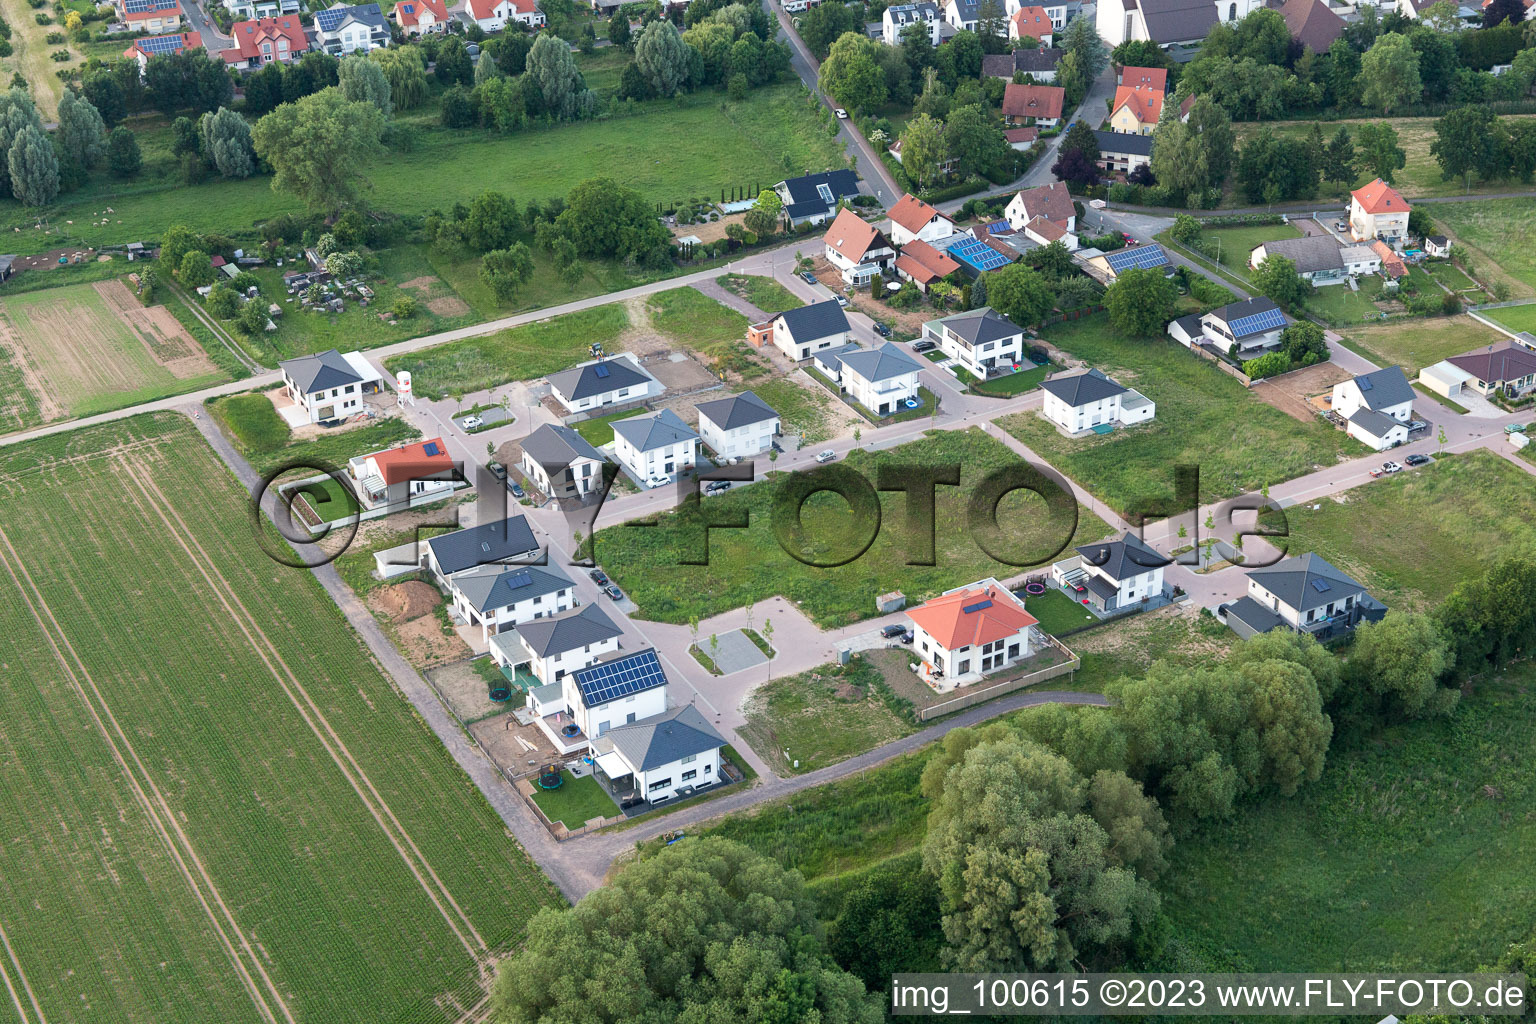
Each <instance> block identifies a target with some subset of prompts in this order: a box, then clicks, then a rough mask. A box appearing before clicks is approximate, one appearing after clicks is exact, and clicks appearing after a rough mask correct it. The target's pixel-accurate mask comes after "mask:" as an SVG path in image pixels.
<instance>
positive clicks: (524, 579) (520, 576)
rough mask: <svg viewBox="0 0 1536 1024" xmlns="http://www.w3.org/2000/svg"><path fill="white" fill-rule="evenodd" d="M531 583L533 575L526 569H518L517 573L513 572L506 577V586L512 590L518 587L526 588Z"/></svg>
mask: <svg viewBox="0 0 1536 1024" xmlns="http://www.w3.org/2000/svg"><path fill="white" fill-rule="evenodd" d="M532 582H533V573H531V572H529V571H528V570H526V569H520V570H518V571H517V572H514V573H512V574H511V575H510V576H508V577H507V586H509V587H511V588H512V589H514V590H516V589H518V588H519V587H526V586H527V585H528V584H530V583H532Z"/></svg>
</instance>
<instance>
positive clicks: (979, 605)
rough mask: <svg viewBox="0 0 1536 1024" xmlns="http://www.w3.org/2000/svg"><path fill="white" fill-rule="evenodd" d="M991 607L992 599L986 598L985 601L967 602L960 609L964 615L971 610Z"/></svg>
mask: <svg viewBox="0 0 1536 1024" xmlns="http://www.w3.org/2000/svg"><path fill="white" fill-rule="evenodd" d="M991 607H992V599H991V598H988V599H987V600H985V601H977V602H976V603H975V604H968V605H966V606H965V607H964V608H962V609H960V610H961V611H962V612H964V613H965V614H966V615H970V614H971V613H972V612H979V611H985V610H986V609H988V608H991Z"/></svg>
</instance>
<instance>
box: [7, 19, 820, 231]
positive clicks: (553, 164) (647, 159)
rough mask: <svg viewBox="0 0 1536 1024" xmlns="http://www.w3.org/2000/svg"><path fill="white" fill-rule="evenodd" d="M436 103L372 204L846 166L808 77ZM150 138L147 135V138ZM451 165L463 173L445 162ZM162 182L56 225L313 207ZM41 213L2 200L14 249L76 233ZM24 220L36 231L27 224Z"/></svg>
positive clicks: (85, 198)
mask: <svg viewBox="0 0 1536 1024" xmlns="http://www.w3.org/2000/svg"><path fill="white" fill-rule="evenodd" d="M30 13H31V12H30V11H29V12H27V17H26V20H27V22H29V23H30V21H31V17H30ZM14 23H15V22H14V19H13V24H14ZM613 59H617V58H613ZM406 113H408V114H411V115H416V114H417V113H418V111H415V110H413V111H408V112H406ZM429 113H430V111H426V112H423V116H421V117H414V118H411V121H412V123H413V124H414V126H415V127H416V129H417V134H418V138H417V141H416V144H415V145H414V146H413V147H412V148H411V150H410V151H409V152H400V151H396V152H391V153H389V154H387V155H385V156H384V157H382V158H381V159H379V160H376V161H374V162H373V163H372V164H371V165H370V166H369V168H368V177H369V178H370V180H371V182H372V186H373V187H372V189H371V190H370V191H369V192H368V193H367V200H368V203H369V204H370V205H372V206H375V207H377V208H379V209H383V210H389V211H391V212H393V213H398V214H407V215H409V214H425V213H427V212H429V211H430V210H432V209H433V208H434V207H436V208H440V209H447V208H449V207H451V206H452V205H453V204H454V203H455V202H468V201H469V200H470V199H471V198H473V197H474V196H475V195H477V194H478V193H480V192H481V191H483V190H485V189H496V190H499V191H501V192H505V193H506V194H508V195H511V196H514V197H516V198H517V200H518V201H519V202H520V203H523V202H527V201H528V200H530V199H534V200H538V201H540V202H543V201H545V200H548V199H552V198H554V197H556V196H561V197H563V196H565V195H566V194H567V193H568V192H569V191H570V189H571V186H572V185H574V184H576V183H577V182H579V181H581V180H582V179H583V178H587V177H591V176H594V175H598V174H603V173H609V174H614V175H616V176H618V177H621V178H622V179H623V181H624V183H625V184H626V185H627V186H629V187H630V188H634V189H637V190H638V191H639V192H640V193H641V195H643V196H644V197H645V199H646V200H647V201H648V202H671V201H675V200H679V199H684V198H687V197H689V196H698V195H705V196H708V195H714V194H717V193H718V192H719V191H720V190H721V189H722V188H724V187H727V186H730V185H738V184H743V183H746V184H754V183H756V184H760V185H761V186H763V187H767V186H769V185H771V184H772V183H773V182H775V181H778V180H779V179H781V178H783V177H784V175H785V174H786V173H796V174H799V173H803V172H804V171H805V169H806V168H813V169H818V170H820V169H824V168H828V167H841V166H843V164H844V157H843V154H842V146H841V144H840V143H838V141H837V140H836V138H835V137H834V136H832V135H830V134H829V133H828V132H827V129H826V127H825V125H823V124H822V123H821V122H819V121H818V120H817V118H816V116H815V113H814V112H813V111H812V110H811V109H810V107H809V106H807V104H806V102H805V93H804V90H803V88H802V87H801V86H800V84H799V83H798V82H793V81H786V82H784V83H781V84H778V85H774V86H770V87H766V88H762V89H756V90H753V91H752V92H751V93H750V94H749V95H748V97H747V98H746V99H744V100H741V101H739V102H733V101H722V100H721V97H720V95H719V94H718V93H714V92H703V93H699V94H697V95H694V96H687V97H684V98H682V99H680V100H656V101H652V102H647V103H641V104H639V105H638V106H637V112H636V113H634V114H632V115H630V114H620V115H617V116H613V117H608V118H604V119H594V120H590V121H582V122H578V123H575V124H561V125H554V126H551V127H548V128H537V129H531V130H529V131H524V132H518V133H515V134H512V135H498V134H495V133H493V132H489V131H486V130H483V129H478V128H476V129H447V128H442V127H440V126H438V125H437V124H435V123H433V121H432V120H431V119H430V118H429V117H427V116H426V115H427V114H429ZM134 127H137V125H135V126H134ZM659 138H665V139H666V140H667V142H666V145H665V146H662V147H658V146H657V145H656V140H657V139H659ZM139 142H140V145H141V146H144V145H145V139H144V138H143V137H141V138H140V140H139ZM161 144H165V143H163V142H157V145H161ZM445 167H452V168H453V169H454V172H455V173H452V174H444V173H441V172H442V169H443V168H445ZM150 181H152V182H153V184H152V185H148V186H146V183H144V182H142V181H139V182H130V183H126V184H123V183H119V182H116V181H114V180H113V179H111V178H109V177H107V176H106V175H105V173H102V174H99V175H98V176H96V177H94V178H93V179H92V180H91V181H90V182H88V183H87V184H86V186H85V187H83V188H82V189H80V190H78V191H76V192H72V193H69V194H68V195H67V196H65V197H63V199H62V201H60V202H58V203H56V204H54V205H53V206H52V207H49V208H46V209H45V210H43V211H41V212H42V213H44V214H46V215H47V217H48V218H49V220H50V221H51V223H52V224H54V225H56V226H62V225H64V224H65V223H66V221H69V220H73V221H74V224H73V226H71V227H68V228H64V229H63V230H67V231H69V232H70V236H69V237H70V238H71V239H73V240H78V241H81V242H84V243H87V244H92V245H99V244H102V243H118V242H130V241H138V240H142V239H152V238H159V237H160V234H161V233H162V232H163V231H164V230H165V227H166V225H167V224H185V225H187V226H188V227H190V228H192V229H193V230H194V231H200V232H210V231H217V232H222V233H226V234H232V233H238V232H243V231H247V230H249V229H250V228H251V227H253V226H254V225H256V224H259V223H260V222H262V221H265V220H268V219H270V218H272V217H276V216H279V215H281V214H284V213H300V212H302V210H301V204H300V203H299V202H298V200H297V199H295V198H294V197H292V196H290V195H287V194H283V193H277V192H274V191H273V190H272V187H271V185H272V179H271V178H270V177H268V176H265V175H258V176H256V177H252V178H247V179H244V180H238V181H232V180H224V179H214V180H210V181H207V182H204V183H202V184H198V185H184V184H182V183H181V182H180V180H179V179H177V178H175V177H174V176H171V175H165V176H163V177H153V176H152V177H151V179H150ZM104 204H107V205H110V206H111V207H112V209H113V213H112V215H111V216H110V218H108V219H109V220H110V221H111V223H109V224H107V225H104V226H96V225H93V224H92V220H93V218H92V216H91V215H92V214H93V213H96V212H98V211H100V210H101V209H102V207H103V205H104ZM38 212H39V211H36V210H33V209H30V208H24V207H22V206H21V204H19V203H17V202H14V201H10V200H6V201H5V202H4V203H3V204H0V230H4V231H6V232H7V235H8V236H10V237H11V239H12V240H11V242H10V243H8V248H10V249H11V251H13V252H20V253H29V252H41V251H45V250H48V249H52V248H55V247H58V246H60V245H63V244H67V243H64V242H62V241H61V240H60V235H59V234H57V230H58V229H59V228H58V227H56V228H55V233H53V234H44V233H43V232H41V231H39V230H36V229H35V228H34V227H33V225H34V224H35V223H36V222H37V219H38V218H37V213H38ZM95 219H96V221H98V222H99V220H100V218H99V217H97V218H95ZM13 227H20V228H21V229H22V230H21V232H20V233H19V234H18V233H13V232H11V228H13Z"/></svg>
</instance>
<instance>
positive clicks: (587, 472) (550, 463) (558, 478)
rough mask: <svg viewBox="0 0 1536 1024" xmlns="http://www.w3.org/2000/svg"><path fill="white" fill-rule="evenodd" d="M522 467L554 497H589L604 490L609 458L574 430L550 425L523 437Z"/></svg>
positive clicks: (534, 482)
mask: <svg viewBox="0 0 1536 1024" xmlns="http://www.w3.org/2000/svg"><path fill="white" fill-rule="evenodd" d="M521 444H522V449H523V458H522V461H521V462H520V463H519V465H520V466H521V467H522V470H523V473H524V474H525V475H526V476H527V477H528V479H529V480H530V481H531V482H532V483H533V485H534V486H535V487H537V488H538V489H539V490H541V491H543V492H544V493H545V494H547V495H548V496H549V497H551V498H585V497H586V496H587V495H589V494H593V493H595V492H597V491H599V490H601V488H602V485H603V464H604V463H605V462H607V461H608V460H607V458H606V457H605V456H604V455H603V453H602V452H600V451H598V450H597V449H596V448H594V447H593V446H592V445H591V444H590V443H589V442H588V441H587V439H586V438H584V437H582V436H581V435H580V434H579V433H577V432H576V431H575V430H572V429H571V428H570V427H567V426H562V425H561V424H558V423H555V424H550V423H546V424H544V425H543V426H541V427H540V428H539V429H538V430H535V431H534V432H533V433H531V434H529V435H528V436H527V437H525V438H523V440H522V442H521Z"/></svg>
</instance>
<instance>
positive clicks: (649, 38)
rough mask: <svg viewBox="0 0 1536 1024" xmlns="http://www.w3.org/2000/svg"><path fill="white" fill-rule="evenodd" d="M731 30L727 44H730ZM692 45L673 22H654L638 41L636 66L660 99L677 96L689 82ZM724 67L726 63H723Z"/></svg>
mask: <svg viewBox="0 0 1536 1024" xmlns="http://www.w3.org/2000/svg"><path fill="white" fill-rule="evenodd" d="M730 35H731V33H730V31H729V30H728V29H727V30H726V33H725V36H726V43H727V45H728V44H729V42H730ZM690 59H691V58H690V56H689V50H688V44H687V43H685V42H683V37H682V36H680V35H679V34H678V32H677V26H675V25H673V24H672V23H671V22H670V21H653V22H651V23H650V24H649V25H647V26H646V27H645V29H644V31H642V32H641V33H640V37H639V38H638V39H636V40H635V65H636V66H637V67H638V68H639V69H640V73H641V74H643V75H644V76H645V79H646V81H647V82H649V83H650V86H651V88H652V89H653V90H654V91H655V92H656V95H658V96H673V95H676V94H677V93H678V92H679V91H681V90H682V88H683V85H684V83H686V82H687V81H688V63H689V60H690ZM721 63H722V66H723V64H724V61H723V60H722V61H721Z"/></svg>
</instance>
